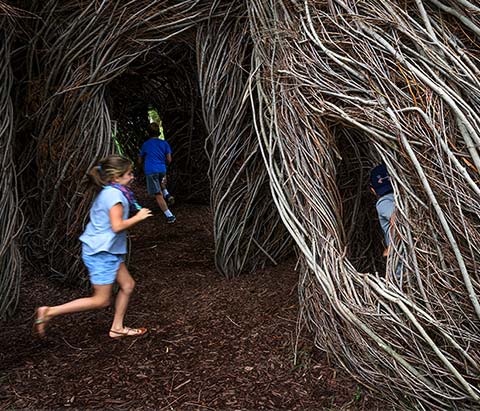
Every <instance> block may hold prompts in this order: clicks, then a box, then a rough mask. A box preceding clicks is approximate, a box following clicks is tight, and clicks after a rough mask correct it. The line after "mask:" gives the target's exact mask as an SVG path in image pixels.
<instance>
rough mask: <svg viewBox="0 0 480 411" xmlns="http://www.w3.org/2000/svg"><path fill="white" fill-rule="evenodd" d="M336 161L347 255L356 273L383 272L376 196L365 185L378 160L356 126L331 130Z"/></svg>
mask: <svg viewBox="0 0 480 411" xmlns="http://www.w3.org/2000/svg"><path fill="white" fill-rule="evenodd" d="M335 133H336V135H337V136H338V138H337V149H338V152H339V156H340V162H339V164H338V167H337V187H338V190H339V192H340V196H341V199H342V204H341V210H342V222H343V228H344V243H345V245H346V253H347V258H348V259H349V261H350V262H351V263H352V265H353V266H354V267H355V268H356V270H357V271H359V272H371V273H374V272H378V273H384V272H385V259H384V258H383V257H382V253H383V250H384V248H385V245H384V240H383V235H382V231H381V227H380V224H379V221H378V216H377V212H376V209H375V203H376V200H377V199H376V197H375V196H374V194H373V193H371V191H370V188H369V177H370V170H371V169H372V168H373V167H375V166H376V165H378V164H380V163H381V162H382V160H381V157H380V155H379V153H378V152H377V150H376V149H375V147H374V145H373V144H372V142H371V139H369V138H368V137H367V136H366V135H365V134H364V133H362V132H361V131H359V130H357V129H353V128H347V127H337V128H336V130H335Z"/></svg>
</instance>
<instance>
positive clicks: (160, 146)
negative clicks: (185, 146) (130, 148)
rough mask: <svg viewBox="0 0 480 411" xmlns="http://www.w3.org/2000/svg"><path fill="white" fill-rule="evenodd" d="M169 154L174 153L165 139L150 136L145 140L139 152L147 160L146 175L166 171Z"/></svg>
mask: <svg viewBox="0 0 480 411" xmlns="http://www.w3.org/2000/svg"><path fill="white" fill-rule="evenodd" d="M168 154H172V149H171V148H170V145H169V144H168V143H167V142H166V141H165V140H160V139H159V138H150V139H148V140H147V141H145V143H143V145H142V148H141V150H140V154H139V155H140V157H143V158H144V161H145V163H144V168H145V175H146V176H148V175H150V174H156V173H166V172H167V155H168Z"/></svg>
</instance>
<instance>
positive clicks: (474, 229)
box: [0, 0, 480, 409]
mask: <svg viewBox="0 0 480 411" xmlns="http://www.w3.org/2000/svg"><path fill="white" fill-rule="evenodd" d="M28 3H30V2H28ZM87 3H88V2H87ZM87 3H85V4H83V5H80V4H79V3H78V2H76V1H56V0H50V1H48V2H46V4H41V2H35V3H34V5H33V6H28V12H30V13H32V14H30V15H29V17H31V16H36V18H29V20H28V22H27V20H25V22H26V26H27V27H28V30H30V31H29V35H30V39H29V41H28V45H29V46H28V48H26V49H25V50H24V51H22V52H23V53H25V55H24V56H22V55H21V54H20V56H21V57H23V58H22V59H20V58H19V57H18V56H17V57H16V58H18V59H19V64H11V63H10V62H9V58H8V56H9V53H12V52H11V51H10V49H9V48H8V46H3V47H4V48H3V49H2V53H3V55H4V58H3V59H2V62H1V64H2V66H1V67H2V71H1V72H0V73H1V75H2V76H4V77H5V76H6V78H7V80H8V78H9V74H8V73H9V71H11V70H12V68H14V70H13V71H14V74H15V78H16V79H17V80H16V83H15V84H14V85H13V87H12V88H13V89H14V92H15V93H16V94H17V97H16V99H15V101H16V102H18V105H17V104H16V107H15V110H14V113H13V114H11V115H7V120H6V122H5V124H6V126H5V127H3V128H2V129H1V133H0V136H1V138H2V140H1V141H2V144H3V141H6V142H7V145H12V146H13V147H12V148H11V149H12V150H15V149H17V148H18V146H19V145H21V146H24V147H27V149H28V150H27V152H28V153H31V155H30V156H29V157H28V156H27V157H28V159H27V160H22V161H23V163H22V164H16V165H15V167H12V168H11V170H12V173H13V174H12V179H11V180H10V181H15V172H14V170H17V174H18V173H19V171H18V170H21V171H22V172H21V173H20V174H19V175H18V179H17V180H18V181H17V186H18V189H19V191H20V193H21V196H22V199H24V203H25V206H24V210H25V213H26V215H27V217H29V218H28V220H27V223H26V225H25V226H24V232H28V233H29V234H30V236H29V238H31V239H32V241H31V242H30V244H31V250H30V252H28V253H27V255H28V256H33V257H32V258H34V259H36V260H35V261H43V262H44V263H45V265H46V267H48V269H49V270H50V272H52V273H56V275H57V276H58V277H60V278H62V279H66V278H75V277H77V276H78V273H79V272H80V267H79V263H78V258H77V256H78V241H77V237H78V233H79V232H80V230H81V226H82V224H83V223H84V222H85V218H86V217H87V210H88V206H89V203H90V201H91V195H85V194H84V193H85V190H84V185H83V184H84V182H85V181H84V178H83V176H84V174H85V171H86V170H87V169H88V167H89V166H91V165H92V164H94V161H95V160H96V159H98V157H100V156H102V155H105V154H107V153H109V152H112V150H114V144H113V142H112V118H111V115H112V114H115V113H116V111H115V108H114V107H112V103H111V102H112V101H115V97H118V96H119V94H118V93H120V92H119V91H118V89H119V88H121V86H120V85H119V84H118V83H115V81H116V80H117V79H118V78H120V77H121V76H125V75H127V74H128V70H129V69H131V68H132V67H135V70H136V72H137V73H140V75H141V73H142V71H141V70H142V64H143V63H142V59H147V60H148V58H147V57H146V56H152V55H155V53H157V54H156V55H157V56H162V57H164V58H170V61H171V65H172V70H171V72H170V73H175V72H179V73H184V75H183V76H178V77H175V75H174V74H172V76H173V77H171V78H170V80H169V82H170V83H171V84H177V87H178V88H179V89H180V88H182V87H185V84H190V86H188V87H191V84H192V78H195V79H196V81H197V85H195V87H197V86H198V96H199V99H200V101H201V110H199V109H197V106H196V105H193V104H192V105H190V106H188V107H185V109H184V110H183V111H182V112H185V113H187V112H190V113H191V114H190V119H186V121H189V124H194V123H198V121H199V120H198V119H202V120H203V127H204V129H205V130H206V132H205V133H204V134H203V137H202V133H198V135H195V133H193V132H192V130H193V126H192V125H191V126H189V133H190V134H188V133H187V135H189V136H190V137H189V138H185V139H180V140H181V141H184V142H185V143H182V144H179V146H178V148H177V150H178V149H181V148H182V147H187V148H188V149H189V150H190V149H192V150H193V151H196V152H198V150H199V148H201V147H203V146H205V147H206V153H207V156H208V161H207V164H208V167H209V168H208V170H207V169H205V170H204V173H205V175H207V174H208V176H209V178H210V191H211V205H212V210H213V215H214V222H213V223H214V234H215V247H216V265H217V268H218V270H219V271H220V272H222V273H223V274H224V275H225V276H227V277H231V276H234V275H238V274H240V273H241V272H242V271H245V270H255V269H256V268H258V267H261V266H262V265H263V264H265V263H266V262H269V261H274V262H275V261H278V260H280V259H281V258H282V257H284V256H285V255H286V254H287V253H289V251H290V250H291V249H292V245H294V248H295V249H296V252H297V254H298V256H299V260H300V265H299V267H300V268H299V274H300V275H299V286H298V289H299V296H300V300H301V307H302V316H301V317H302V318H301V321H303V322H304V323H305V324H307V325H308V326H309V328H310V329H311V330H312V332H313V333H314V335H315V339H316V345H317V347H318V348H320V349H322V350H325V351H327V352H328V353H329V354H331V355H332V356H333V357H334V358H335V360H336V363H337V364H338V365H340V366H342V367H344V368H345V369H347V370H348V371H350V372H351V373H352V375H354V376H355V377H356V378H358V379H359V380H360V381H362V382H363V383H364V384H366V385H367V386H370V387H372V388H373V389H375V390H377V391H378V392H380V393H382V394H383V395H384V396H386V397H387V399H388V400H390V401H392V402H394V403H396V404H397V405H398V404H401V405H402V406H404V407H418V408H424V409H472V408H479V407H480V389H479V382H480V379H479V376H480V375H479V370H480V364H479V362H480V356H479V352H480V350H479V348H480V345H479V339H480V337H479V336H480V332H479V331H480V304H479V300H478V296H479V294H480V285H479V281H480V278H479V269H478V262H479V261H480V260H479V257H480V255H479V251H478V249H477V242H478V240H479V238H480V236H479V234H480V233H479V227H480V224H479V217H478V216H479V212H480V209H479V198H480V188H479V186H478V170H479V167H480V156H479V153H478V147H479V144H480V134H479V132H478V130H480V114H479V113H480V98H479V96H480V47H479V45H478V44H479V39H480V7H479V6H478V5H477V4H474V3H473V2H472V1H468V0H457V1H453V0H416V1H400V0H396V1H389V2H358V1H353V0H329V1H319V0H306V1H294V0H290V1H281V0H276V1H260V0H245V1H243V2H240V1H232V2H230V3H228V2H224V1H222V2H220V1H210V2H208V1H166V0H157V1H148V2H147V1H145V2H143V1H135V2H129V3H127V5H124V4H123V2H108V4H107V2H90V3H88V4H87ZM377 3H378V4H377ZM1 4H2V3H0V5H1ZM18 6H19V8H27V5H26V4H22V2H18ZM0 10H2V8H1V7H0ZM7 14H8V12H7ZM10 15H12V13H11V12H10ZM16 18H17V19H22V18H24V17H22V16H18V17H16ZM2 21H3V20H2ZM27 23H28V24H27ZM5 27H7V26H6V24H4V23H2V28H3V30H4V31H3V32H2V33H6V38H7V39H8V31H5V30H6V29H5ZM15 33H16V35H17V36H18V42H20V43H21V42H22V39H23V38H22V34H21V33H19V31H18V30H16V31H15ZM23 40H24V39H23ZM2 44H9V42H8V41H7V42H6V43H2ZM181 48H184V49H188V50H189V51H188V52H189V53H195V55H196V60H197V61H196V67H193V68H192V70H196V73H190V74H188V75H186V74H185V66H183V65H182V70H183V71H182V70H179V69H178V67H175V65H176V64H178V63H176V61H177V62H178V61H181V60H180V59H179V58H178V55H179V52H178V50H179V49H181ZM22 50H23V49H22ZM169 50H170V51H169ZM172 50H174V51H172ZM152 53H153V54H152ZM180 54H181V53H180ZM20 61H21V62H20ZM167 71H168V70H167ZM5 73H6V74H5ZM191 74H193V77H192V76H191ZM185 77H188V78H189V80H188V82H185V80H184V78H185ZM2 78H3V77H2ZM158 78H160V77H158ZM182 79H183V80H182ZM177 80H178V81H177ZM159 81H160V80H159ZM153 83H155V82H153ZM160 83H161V84H160ZM160 83H159V84H160V86H159V87H164V86H165V84H164V83H162V82H161V81H160ZM6 84H11V82H10V83H9V82H8V81H7V82H6ZM182 84H183V86H182ZM27 85H28V86H27ZM152 87H154V86H152ZM24 90H27V92H26V94H25V96H26V97H25V98H23V99H22V98H21V96H20V91H24ZM115 90H117V91H115ZM153 91H155V87H154V89H153ZM182 93H184V95H187V92H182ZM1 99H2V100H0V104H1V106H2V107H7V108H6V109H5V112H6V113H9V111H8V107H11V104H12V103H11V100H10V96H9V93H8V92H7V93H6V94H5V95H3V92H2V97H1ZM192 100H195V99H192ZM117 110H118V106H117ZM2 112H4V110H3V109H2ZM10 112H11V111H10ZM132 118H133V117H132ZM14 119H15V121H14ZM2 121H4V120H2ZM13 124H18V126H16V130H15V141H14V142H13V141H11V140H10V139H8V136H9V135H10V134H11V133H13V131H11V132H8V130H12V127H13ZM187 128H188V127H187ZM3 130H7V132H5V131H3ZM197 130H198V124H197ZM194 135H195V138H194V137H193V136H194ZM207 135H208V136H207ZM187 142H188V143H187ZM380 161H383V162H385V164H386V165H387V167H388V169H389V171H390V174H391V176H392V182H393V185H394V189H395V201H396V205H397V213H396V217H395V222H394V227H393V235H392V246H391V251H390V254H389V256H388V258H387V259H386V263H385V262H384V261H382V258H381V257H380V254H381V237H380V233H379V232H378V227H377V226H376V225H375V224H376V221H375V215H374V208H373V205H372V199H371V198H370V197H368V192H367V189H368V177H367V176H368V171H369V169H370V168H371V167H372V166H374V165H376V164H377V163H378V162H380ZM32 176H34V177H35V178H34V179H33V178H32ZM9 184H10V183H9ZM7 192H10V189H9V186H8V185H7V184H6V183H5V184H3V180H2V193H7ZM2 195H5V194H2ZM12 198H13V200H12V201H14V202H15V201H16V200H15V196H13V197H12ZM4 244H6V245H9V246H10V247H14V243H12V242H9V241H8V240H6V239H5V237H2V247H3V245H4ZM2 249H3V248H2ZM13 249H14V248H13ZM11 252H14V251H11ZM2 261H3V260H2ZM4 261H9V260H4ZM10 264H12V265H11V266H12V267H18V259H15V260H14V263H10ZM15 264H17V265H15ZM4 273H7V274H6V275H5V274H4ZM2 275H3V277H2V278H8V279H11V280H9V281H11V282H12V283H15V284H18V269H17V270H10V271H9V270H3V271H2ZM14 289H15V288H12V287H9V290H8V292H3V294H2V298H3V300H2V301H8V297H5V295H14V294H15V291H12V290H14ZM2 291H3V290H2ZM5 298H6V299H5ZM2 306H5V304H4V303H3V305H2Z"/></svg>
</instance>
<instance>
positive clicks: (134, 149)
mask: <svg viewBox="0 0 480 411" xmlns="http://www.w3.org/2000/svg"><path fill="white" fill-rule="evenodd" d="M107 104H108V106H109V111H110V116H111V120H112V134H113V137H114V140H115V143H116V145H117V149H118V150H119V151H120V152H121V154H123V155H125V156H126V157H128V158H129V159H130V160H131V161H132V162H133V163H134V164H136V163H137V156H138V153H139V150H140V147H141V146H142V143H143V142H144V141H145V140H146V139H147V138H148V137H147V128H148V126H149V123H150V122H152V121H154V122H158V123H160V124H159V125H160V130H161V132H162V133H163V137H164V138H165V140H166V141H168V143H169V144H170V146H171V148H172V152H173V162H172V164H171V165H170V166H169V168H168V185H169V189H171V190H172V191H173V192H175V194H176V198H178V199H181V201H185V202H188V203H198V204H208V203H209V197H210V184H209V181H208V165H209V161H208V158H207V154H206V152H205V149H204V146H205V140H206V137H207V131H206V129H205V127H204V124H203V119H202V115H201V112H202V111H201V99H200V94H199V89H198V79H197V68H196V62H195V51H194V50H192V48H191V47H189V46H188V45H185V46H184V47H182V46H179V45H178V44H166V45H164V46H163V47H162V48H156V49H154V50H152V51H150V52H149V53H146V54H145V55H144V56H142V58H141V59H138V60H137V61H135V62H134V63H132V64H131V65H130V66H129V68H128V69H127V70H126V71H125V72H124V73H123V74H122V75H120V76H119V77H118V78H116V79H115V80H114V81H112V82H111V83H110V84H109V86H108V92H107ZM152 110H153V111H154V112H155V113H158V118H155V119H152V118H149V112H150V113H151V111H152ZM137 172H139V173H140V174H141V170H139V169H138V166H137Z"/></svg>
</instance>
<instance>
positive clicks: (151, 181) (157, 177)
mask: <svg viewBox="0 0 480 411" xmlns="http://www.w3.org/2000/svg"><path fill="white" fill-rule="evenodd" d="M164 177H165V173H155V174H149V175H148V176H147V191H148V194H150V195H151V196H154V195H155V194H160V193H161V192H162V188H161V186H160V184H161V182H162V180H163V178H164Z"/></svg>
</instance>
